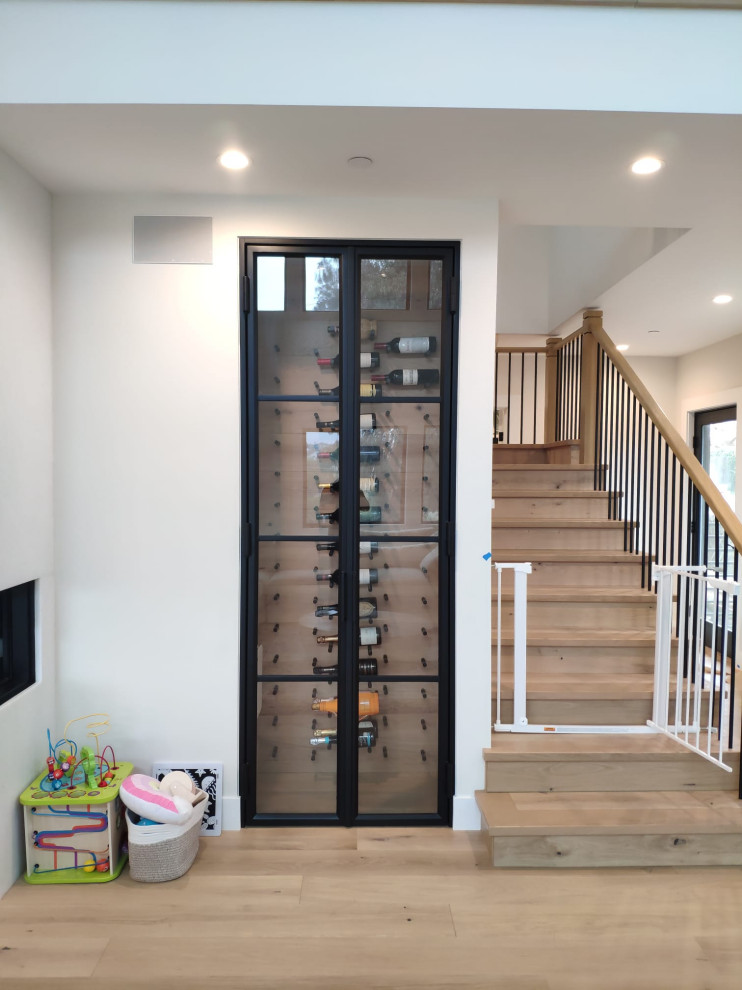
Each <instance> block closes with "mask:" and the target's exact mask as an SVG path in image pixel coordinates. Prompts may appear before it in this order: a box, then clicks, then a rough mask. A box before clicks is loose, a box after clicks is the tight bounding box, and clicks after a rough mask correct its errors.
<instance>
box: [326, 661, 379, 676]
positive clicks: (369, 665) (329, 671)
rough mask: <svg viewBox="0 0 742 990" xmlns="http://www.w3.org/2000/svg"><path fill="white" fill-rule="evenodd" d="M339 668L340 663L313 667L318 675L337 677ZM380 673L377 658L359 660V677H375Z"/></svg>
mask: <svg viewBox="0 0 742 990" xmlns="http://www.w3.org/2000/svg"><path fill="white" fill-rule="evenodd" d="M339 670H340V667H339V666H338V664H335V665H334V666H333V667H312V673H313V674H316V675H317V677H337V676H338V671H339ZM378 673H379V669H378V666H377V663H376V661H375V660H359V661H358V675H359V677H374V676H375V675H376V674H378Z"/></svg>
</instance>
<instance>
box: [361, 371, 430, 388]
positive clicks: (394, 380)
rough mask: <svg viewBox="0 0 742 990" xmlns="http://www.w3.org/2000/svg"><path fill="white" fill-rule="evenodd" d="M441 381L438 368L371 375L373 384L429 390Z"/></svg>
mask: <svg viewBox="0 0 742 990" xmlns="http://www.w3.org/2000/svg"><path fill="white" fill-rule="evenodd" d="M439 380H440V375H439V374H438V369H437V368H412V369H410V370H409V371H403V370H401V369H397V370H395V371H390V372H389V374H388V375H371V381H372V382H386V383H387V385H412V386H415V385H416V386H417V387H418V388H429V387H430V386H431V385H437V384H438V382H439Z"/></svg>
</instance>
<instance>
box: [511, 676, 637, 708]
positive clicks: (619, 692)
mask: <svg viewBox="0 0 742 990" xmlns="http://www.w3.org/2000/svg"><path fill="white" fill-rule="evenodd" d="M494 681H495V675H494V674H493V682H494ZM512 691H513V675H512V673H510V672H507V673H503V675H502V682H501V694H502V697H503V698H505V699H508V698H510V697H512ZM653 695H654V674H603V673H599V674H590V675H589V676H585V675H584V674H553V675H544V674H529V676H528V698H529V700H530V701H538V700H543V699H547V700H550V699H555V698H563V699H564V698H566V699H570V700H572V699H573V700H574V701H585V700H587V699H590V698H592V699H595V700H597V699H601V700H602V699H607V698H612V699H616V700H619V701H628V700H629V699H631V698H637V699H644V698H651V697H653Z"/></svg>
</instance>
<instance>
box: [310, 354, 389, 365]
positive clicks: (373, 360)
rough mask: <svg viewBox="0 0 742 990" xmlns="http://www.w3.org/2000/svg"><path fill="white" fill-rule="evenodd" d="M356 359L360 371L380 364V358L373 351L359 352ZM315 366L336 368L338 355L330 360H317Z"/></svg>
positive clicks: (338, 361) (338, 359) (338, 363)
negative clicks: (357, 359)
mask: <svg viewBox="0 0 742 990" xmlns="http://www.w3.org/2000/svg"><path fill="white" fill-rule="evenodd" d="M358 357H359V367H360V368H361V369H363V368H378V367H379V364H380V363H381V358H380V357H379V355H378V354H376V353H375V352H373V351H361V353H360V354H359V355H358ZM317 364H318V365H319V367H320V368H337V367H339V365H340V355H339V354H336V355H335V357H331V358H317Z"/></svg>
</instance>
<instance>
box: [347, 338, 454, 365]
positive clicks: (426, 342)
mask: <svg viewBox="0 0 742 990" xmlns="http://www.w3.org/2000/svg"><path fill="white" fill-rule="evenodd" d="M437 346H438V341H437V340H436V338H435V337H395V338H394V340H390V341H389V343H388V344H374V348H375V349H376V350H377V351H386V352H387V354H435V349H436V347H437ZM361 367H363V366H362V365H361Z"/></svg>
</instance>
